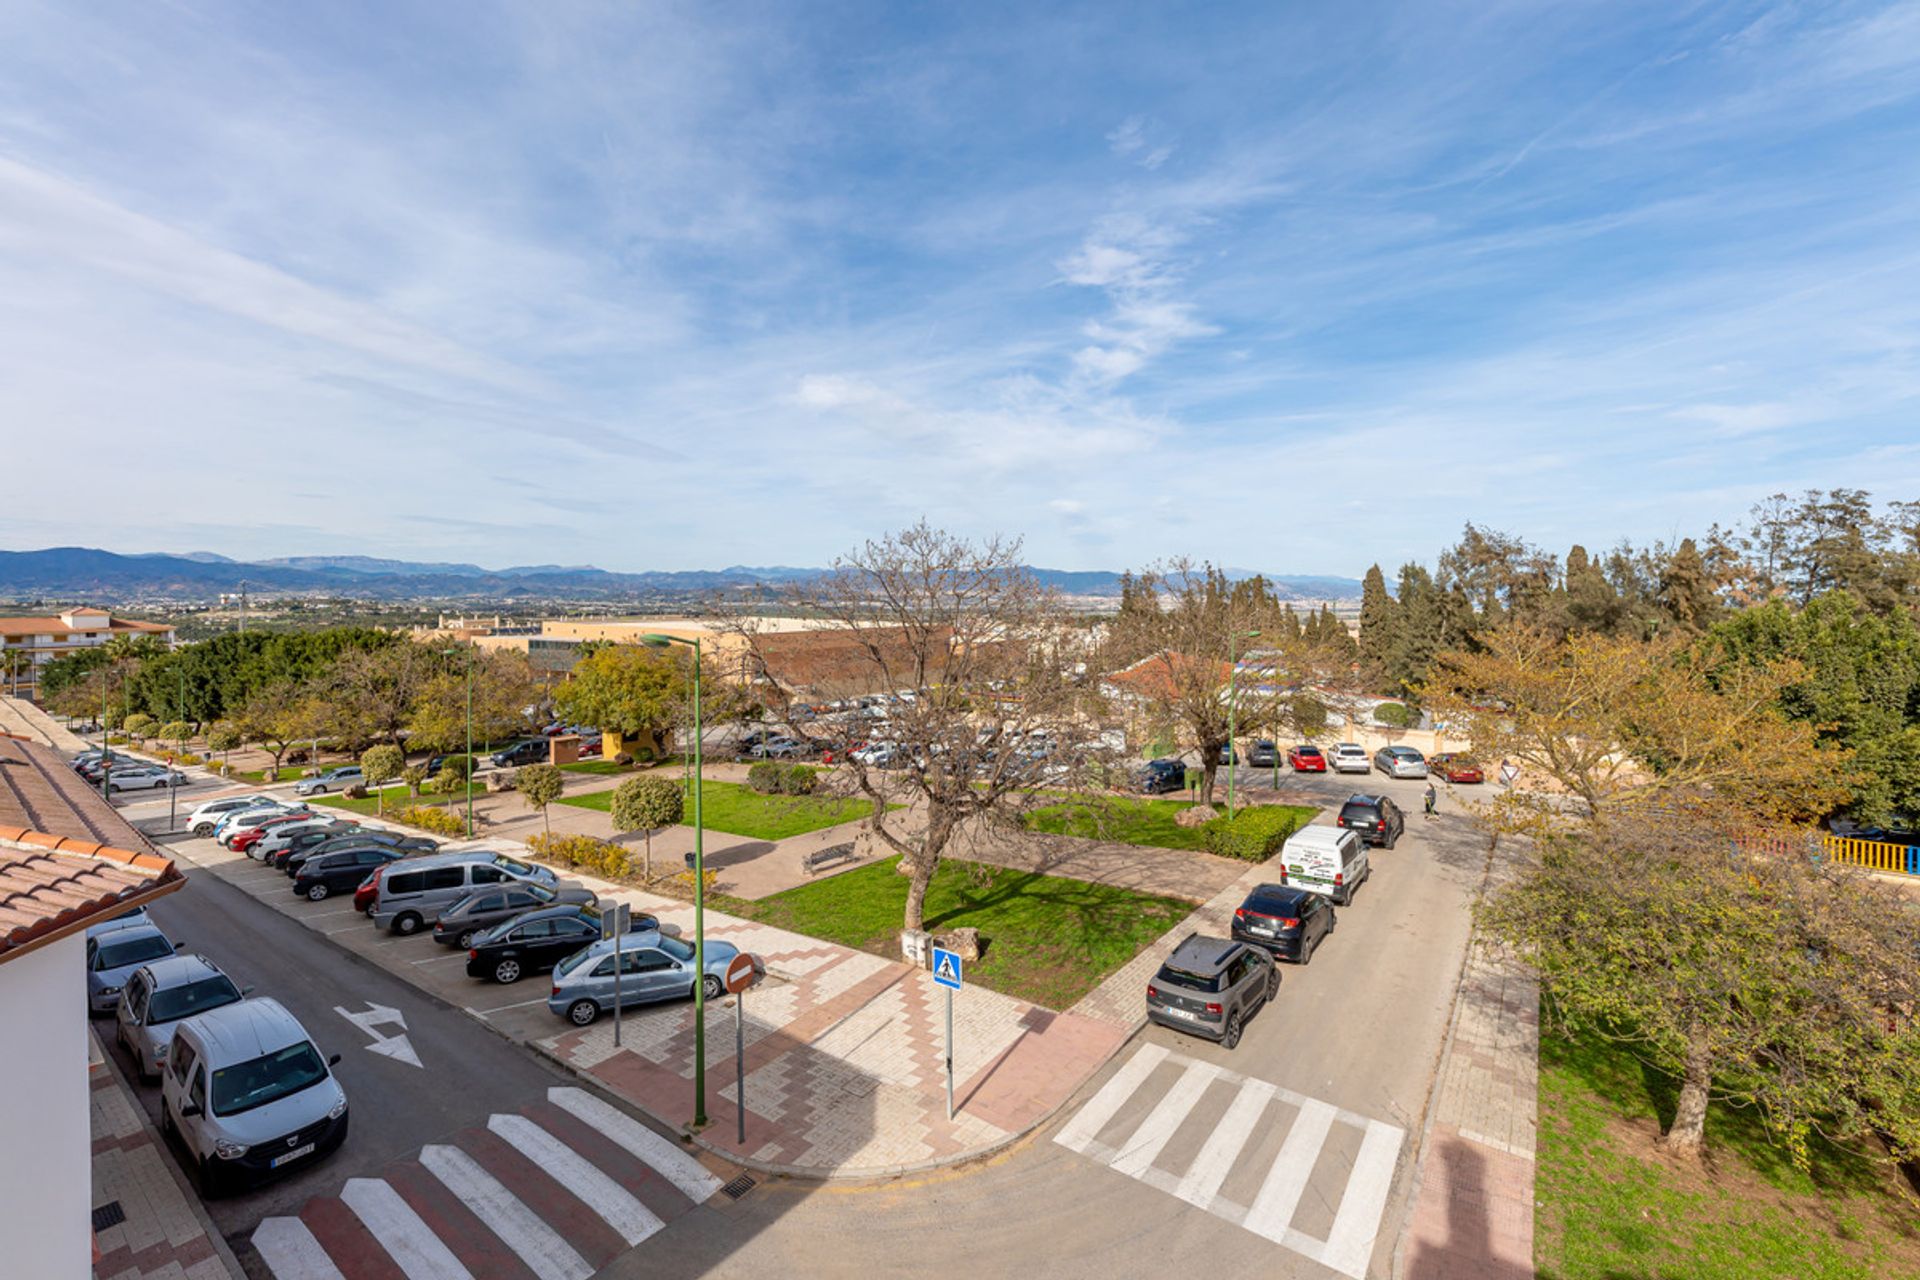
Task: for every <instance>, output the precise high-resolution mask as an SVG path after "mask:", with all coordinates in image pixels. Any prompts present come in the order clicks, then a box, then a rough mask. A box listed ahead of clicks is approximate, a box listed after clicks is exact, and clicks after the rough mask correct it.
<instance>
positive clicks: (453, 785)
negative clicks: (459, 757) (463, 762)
mask: <svg viewBox="0 0 1920 1280" xmlns="http://www.w3.org/2000/svg"><path fill="white" fill-rule="evenodd" d="M433 789H434V790H435V791H441V792H445V793H446V794H448V795H451V794H453V793H454V792H456V791H465V790H466V789H467V775H466V774H464V773H462V772H461V771H460V770H458V769H442V770H441V771H440V772H439V773H436V774H434V775H433Z"/></svg>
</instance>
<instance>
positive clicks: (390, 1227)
mask: <svg viewBox="0 0 1920 1280" xmlns="http://www.w3.org/2000/svg"><path fill="white" fill-rule="evenodd" d="M340 1199H341V1200H342V1201H344V1202H345V1203H346V1206H347V1208H349V1209H351V1210H353V1211H354V1213H355V1214H356V1215H357V1216H358V1217H359V1219H360V1221H361V1222H362V1223H364V1224H365V1225H366V1228H367V1230H368V1231H369V1232H371V1233H372V1234H373V1238H374V1239H375V1240H378V1241H379V1242H380V1247H381V1248H383V1249H385V1250H386V1251H387V1252H388V1253H389V1254H391V1255H393V1260H394V1261H395V1262H396V1263H398V1264H399V1266H400V1269H401V1270H402V1271H404V1272H406V1273H407V1280H473V1273H472V1272H471V1271H469V1270H467V1269H466V1267H465V1266H463V1265H461V1262H460V1259H458V1258H456V1257H455V1256H454V1255H453V1250H451V1249H449V1248H447V1246H446V1245H445V1244H443V1243H442V1242H441V1240H440V1237H439V1236H437V1235H435V1234H433V1231H432V1229H431V1228H429V1227H428V1226H427V1224H426V1223H425V1222H422V1221H421V1220H420V1215H419V1214H417V1213H415V1212H414V1211H413V1206H412V1205H410V1204H408V1203H407V1202H406V1201H405V1200H402V1199H401V1198H400V1193H399V1192H398V1191H395V1190H394V1189H393V1188H392V1187H391V1186H389V1185H387V1184H386V1183H385V1182H383V1181H381V1180H380V1179H378V1178H348V1179H347V1185H346V1186H345V1187H344V1188H343V1189H342V1190H341V1192H340Z"/></svg>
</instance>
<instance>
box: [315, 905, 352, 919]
mask: <svg viewBox="0 0 1920 1280" xmlns="http://www.w3.org/2000/svg"><path fill="white" fill-rule="evenodd" d="M358 910H360V908H358V907H354V906H346V907H334V908H333V909H331V910H329V911H309V912H307V919H309V920H318V919H319V918H320V917H321V916H343V915H345V914H347V912H349V911H358Z"/></svg>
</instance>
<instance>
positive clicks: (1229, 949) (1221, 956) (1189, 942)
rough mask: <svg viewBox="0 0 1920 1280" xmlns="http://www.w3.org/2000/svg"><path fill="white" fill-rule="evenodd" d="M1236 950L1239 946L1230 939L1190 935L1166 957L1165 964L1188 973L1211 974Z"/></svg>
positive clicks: (1231, 956)
mask: <svg viewBox="0 0 1920 1280" xmlns="http://www.w3.org/2000/svg"><path fill="white" fill-rule="evenodd" d="M1238 950H1240V944H1239V943H1237V942H1235V941H1233V940H1232V939H1230V938H1209V937H1206V936H1204V935H1202V934H1198V933H1190V934H1188V935H1187V936H1186V938H1185V939H1183V940H1182V941H1181V943H1180V945H1179V946H1177V947H1175V948H1174V949H1173V954H1172V955H1170V956H1168V957H1167V963H1168V964H1170V965H1173V966H1175V967H1176V968H1180V969H1185V970H1187V971H1188V972H1190V973H1211V972H1212V971H1213V970H1215V969H1218V968H1220V967H1221V966H1223V965H1225V964H1226V962H1227V961H1228V960H1230V959H1232V958H1233V954H1234V953H1235V952H1236V951H1238Z"/></svg>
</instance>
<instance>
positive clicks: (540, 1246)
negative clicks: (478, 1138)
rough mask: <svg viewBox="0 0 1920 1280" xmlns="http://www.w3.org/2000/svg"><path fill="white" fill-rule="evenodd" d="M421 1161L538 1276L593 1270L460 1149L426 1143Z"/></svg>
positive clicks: (572, 1277) (561, 1279)
mask: <svg viewBox="0 0 1920 1280" xmlns="http://www.w3.org/2000/svg"><path fill="white" fill-rule="evenodd" d="M419 1159H420V1163H421V1164H423V1165H425V1166H426V1167H427V1169H428V1171H429V1172H431V1173H432V1174H433V1176H434V1177H436V1178H438V1179H440V1181H441V1182H443V1183H445V1184H446V1188H447V1190H449V1191H451V1192H453V1194H454V1195H456V1196H458V1197H460V1199H461V1201H462V1202H463V1203H465V1205H466V1206H467V1208H469V1209H471V1210H473V1216H474V1217H476V1218H478V1219H480V1221H481V1222H483V1223H485V1224H486V1225H487V1226H488V1227H489V1228H490V1229H491V1230H492V1231H493V1234H495V1235H497V1236H499V1237H500V1239H501V1241H502V1243H504V1244H505V1245H506V1246H507V1248H509V1249H511V1250H513V1251H514V1252H515V1253H516V1254H518V1255H519V1256H520V1260H521V1261H522V1262H524V1263H526V1264H527V1267H528V1269H529V1270H531V1271H532V1272H533V1274H535V1275H537V1276H539V1277H540V1278H541V1280H549V1277H551V1278H552V1280H587V1278H588V1277H589V1276H591V1275H592V1274H593V1268H592V1267H591V1266H589V1265H588V1264H587V1260H586V1259H585V1258H583V1257H581V1256H580V1255H579V1254H578V1253H577V1252H575V1251H574V1248H573V1246H572V1245H570V1244H568V1243H567V1242H566V1241H565V1240H563V1239H561V1238H560V1235H559V1233H558V1232H556V1231H555V1230H554V1229H553V1228H552V1227H549V1226H548V1225H547V1224H546V1223H545V1222H543V1221H541V1219H540V1216H539V1215H538V1214H536V1213H534V1211H533V1210H531V1209H529V1208H527V1206H526V1203H525V1202H524V1201H523V1200H521V1199H520V1197H519V1196H516V1195H514V1194H513V1192H511V1191H509V1190H507V1189H506V1188H505V1187H504V1186H502V1185H500V1183H499V1182H498V1181H497V1180H496V1179H495V1178H494V1176H493V1175H492V1174H490V1173H488V1172H487V1171H486V1170H485V1169H482V1168H481V1167H480V1165H479V1163H478V1162H477V1161H476V1160H474V1158H473V1157H472V1156H470V1155H468V1154H467V1153H466V1152H464V1151H462V1150H460V1148H458V1147H443V1146H438V1145H434V1144H429V1145H427V1146H424V1147H422V1148H420V1156H419Z"/></svg>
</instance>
